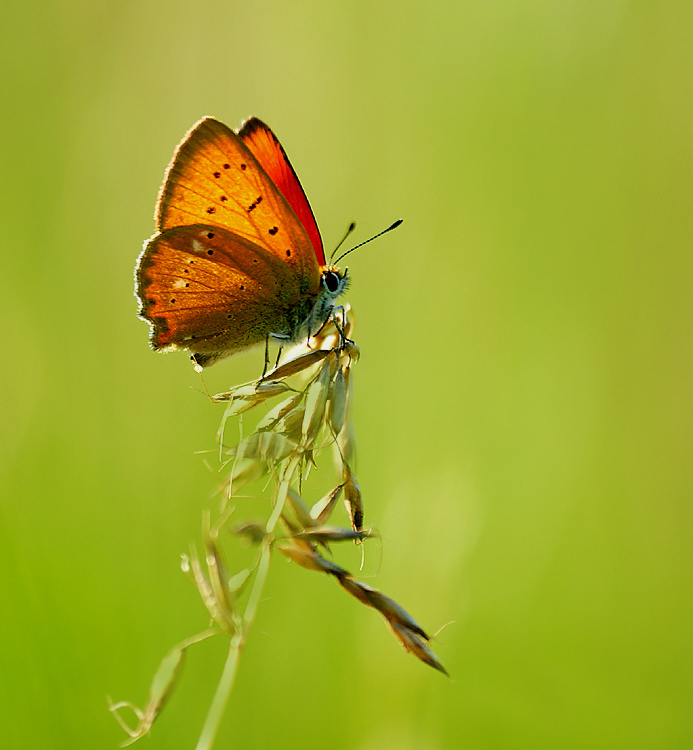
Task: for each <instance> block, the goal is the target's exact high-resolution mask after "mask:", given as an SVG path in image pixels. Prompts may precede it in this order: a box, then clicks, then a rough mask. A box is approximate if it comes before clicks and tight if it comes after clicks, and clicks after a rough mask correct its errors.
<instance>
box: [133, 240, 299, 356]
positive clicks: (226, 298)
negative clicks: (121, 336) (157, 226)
mask: <svg viewBox="0 0 693 750" xmlns="http://www.w3.org/2000/svg"><path fill="white" fill-rule="evenodd" d="M137 295H138V297H139V299H140V303H141V310H140V315H141V317H142V318H144V319H145V320H147V321H148V322H149V323H150V325H151V327H152V330H151V336H150V341H151V344H152V346H153V347H154V348H155V349H165V348H179V347H185V348H188V349H190V350H191V351H193V352H207V353H218V354H221V353H222V352H223V354H224V355H226V354H231V353H233V352H234V351H238V350H240V349H244V348H246V347H248V346H252V345H253V344H256V343H259V342H261V341H263V340H264V339H265V337H266V336H267V334H268V333H282V332H283V331H285V330H288V329H289V328H290V326H291V325H292V324H293V321H292V315H293V314H294V311H296V310H301V306H302V305H304V304H306V303H303V302H302V298H301V295H300V292H299V287H298V283H297V279H296V277H295V274H293V272H292V271H291V269H290V268H289V267H287V266H286V264H285V263H283V262H282V261H281V260H280V259H279V258H278V257H277V256H276V255H274V254H272V253H270V252H269V251H268V250H265V249H264V248H262V247H260V246H258V245H255V244H253V243H251V242H249V241H247V240H243V239H242V238H240V237H238V236H236V235H234V234H232V233H231V232H228V231H226V230H224V229H222V228H220V227H216V226H209V225H207V226H205V225H192V226H185V227H176V228H173V229H169V230H167V231H165V232H163V233H161V234H157V235H155V236H154V237H153V238H152V239H151V240H150V241H149V242H148V243H147V245H146V247H145V249H144V251H143V252H142V255H141V257H140V261H139V264H138V267H137Z"/></svg>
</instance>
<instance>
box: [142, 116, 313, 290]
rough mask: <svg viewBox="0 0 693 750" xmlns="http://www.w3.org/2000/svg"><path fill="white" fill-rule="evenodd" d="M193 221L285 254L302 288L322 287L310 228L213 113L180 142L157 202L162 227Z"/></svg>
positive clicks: (285, 261) (284, 262) (275, 254)
mask: <svg viewBox="0 0 693 750" xmlns="http://www.w3.org/2000/svg"><path fill="white" fill-rule="evenodd" d="M299 187H300V186H299ZM309 210H310V209H309ZM192 224H214V225H216V226H219V227H223V228H225V229H228V230H230V231H231V232H233V233H234V234H236V235H238V236H239V237H240V238H242V239H245V240H250V241H251V242H253V243H255V244H257V245H259V246H260V247H261V248H263V249H265V250H267V251H268V252H270V253H272V254H273V255H274V256H276V257H277V258H280V259H281V261H282V263H283V264H284V265H285V266H286V267H287V268H289V269H291V270H292V271H293V273H294V274H295V276H296V279H297V282H298V285H299V287H300V289H301V291H302V292H308V293H316V292H317V290H318V287H319V283H320V277H319V270H318V262H317V259H316V255H315V252H314V249H313V245H312V242H311V240H310V238H309V236H308V234H307V233H306V230H305V229H304V228H303V226H302V224H301V222H300V221H299V220H298V219H297V217H296V214H295V213H294V211H293V209H292V208H291V207H290V206H289V204H288V203H287V201H286V199H285V198H284V196H283V195H282V194H281V192H280V191H279V189H278V188H277V187H276V186H275V185H274V184H273V182H272V180H271V179H270V178H269V177H268V176H267V174H266V173H265V171H264V169H263V168H262V167H261V166H260V165H259V164H258V161H257V160H256V158H255V157H254V156H253V154H252V153H251V152H250V150H249V149H248V147H247V146H246V145H245V143H243V141H242V139H241V138H239V137H238V135H236V133H234V132H233V130H231V129H230V128H228V127H227V126H226V125H224V124H223V123H221V122H219V121H218V120H215V119H213V118H211V117H207V118H204V119H202V120H200V121H199V122H198V123H197V124H196V125H194V126H193V127H192V129H191V130H190V131H189V132H188V134H187V135H186V136H185V138H184V139H183V141H182V142H181V144H180V146H179V147H178V149H177V151H176V153H175V154H174V156H173V160H172V161H171V164H170V165H169V167H168V170H167V172H166V177H165V180H164V184H163V186H162V188H161V191H160V194H159V200H158V202H157V210H156V225H157V228H158V229H159V231H162V232H163V231H165V230H167V229H170V228H172V227H179V226H186V225H192Z"/></svg>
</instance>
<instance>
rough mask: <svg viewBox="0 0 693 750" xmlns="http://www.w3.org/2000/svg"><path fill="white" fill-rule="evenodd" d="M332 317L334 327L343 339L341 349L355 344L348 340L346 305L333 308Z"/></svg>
mask: <svg viewBox="0 0 693 750" xmlns="http://www.w3.org/2000/svg"><path fill="white" fill-rule="evenodd" d="M337 311H339V316H338V315H337ZM330 315H331V316H332V322H333V323H334V327H335V328H336V329H337V331H338V332H339V336H340V338H341V342H340V347H343V346H345V345H346V344H353V343H354V342H353V341H352V340H351V339H350V338H347V335H346V333H345V330H344V329H345V327H346V312H345V310H344V305H337V307H333V308H332V311H331V313H330Z"/></svg>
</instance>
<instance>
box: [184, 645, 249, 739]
mask: <svg viewBox="0 0 693 750" xmlns="http://www.w3.org/2000/svg"><path fill="white" fill-rule="evenodd" d="M244 642H245V638H244V637H243V636H240V635H239V636H234V637H233V638H232V639H231V645H230V647H229V655H228V656H227V657H226V664H224V671H223V672H222V674H221V679H220V680H219V684H218V685H217V690H216V692H215V693H214V699H213V700H212V705H211V706H210V707H209V711H208V712H207V718H206V719H205V723H204V726H203V727H202V733H201V734H200V739H199V740H198V741H197V745H195V750H209V749H210V748H211V747H212V743H213V742H214V738H215V737H216V735H217V731H218V730H219V725H220V724H221V718H222V716H223V715H224V709H225V708H226V704H227V702H228V700H229V696H230V695H231V690H232V689H233V685H234V682H235V681H236V673H237V672H238V664H239V661H240V656H241V650H242V648H243V645H244Z"/></svg>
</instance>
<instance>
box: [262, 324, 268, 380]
mask: <svg viewBox="0 0 693 750" xmlns="http://www.w3.org/2000/svg"><path fill="white" fill-rule="evenodd" d="M269 340H270V335H269V333H268V334H267V336H265V366H264V367H263V368H262V375H260V380H262V378H264V377H265V375H266V374H267V365H269Z"/></svg>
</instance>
